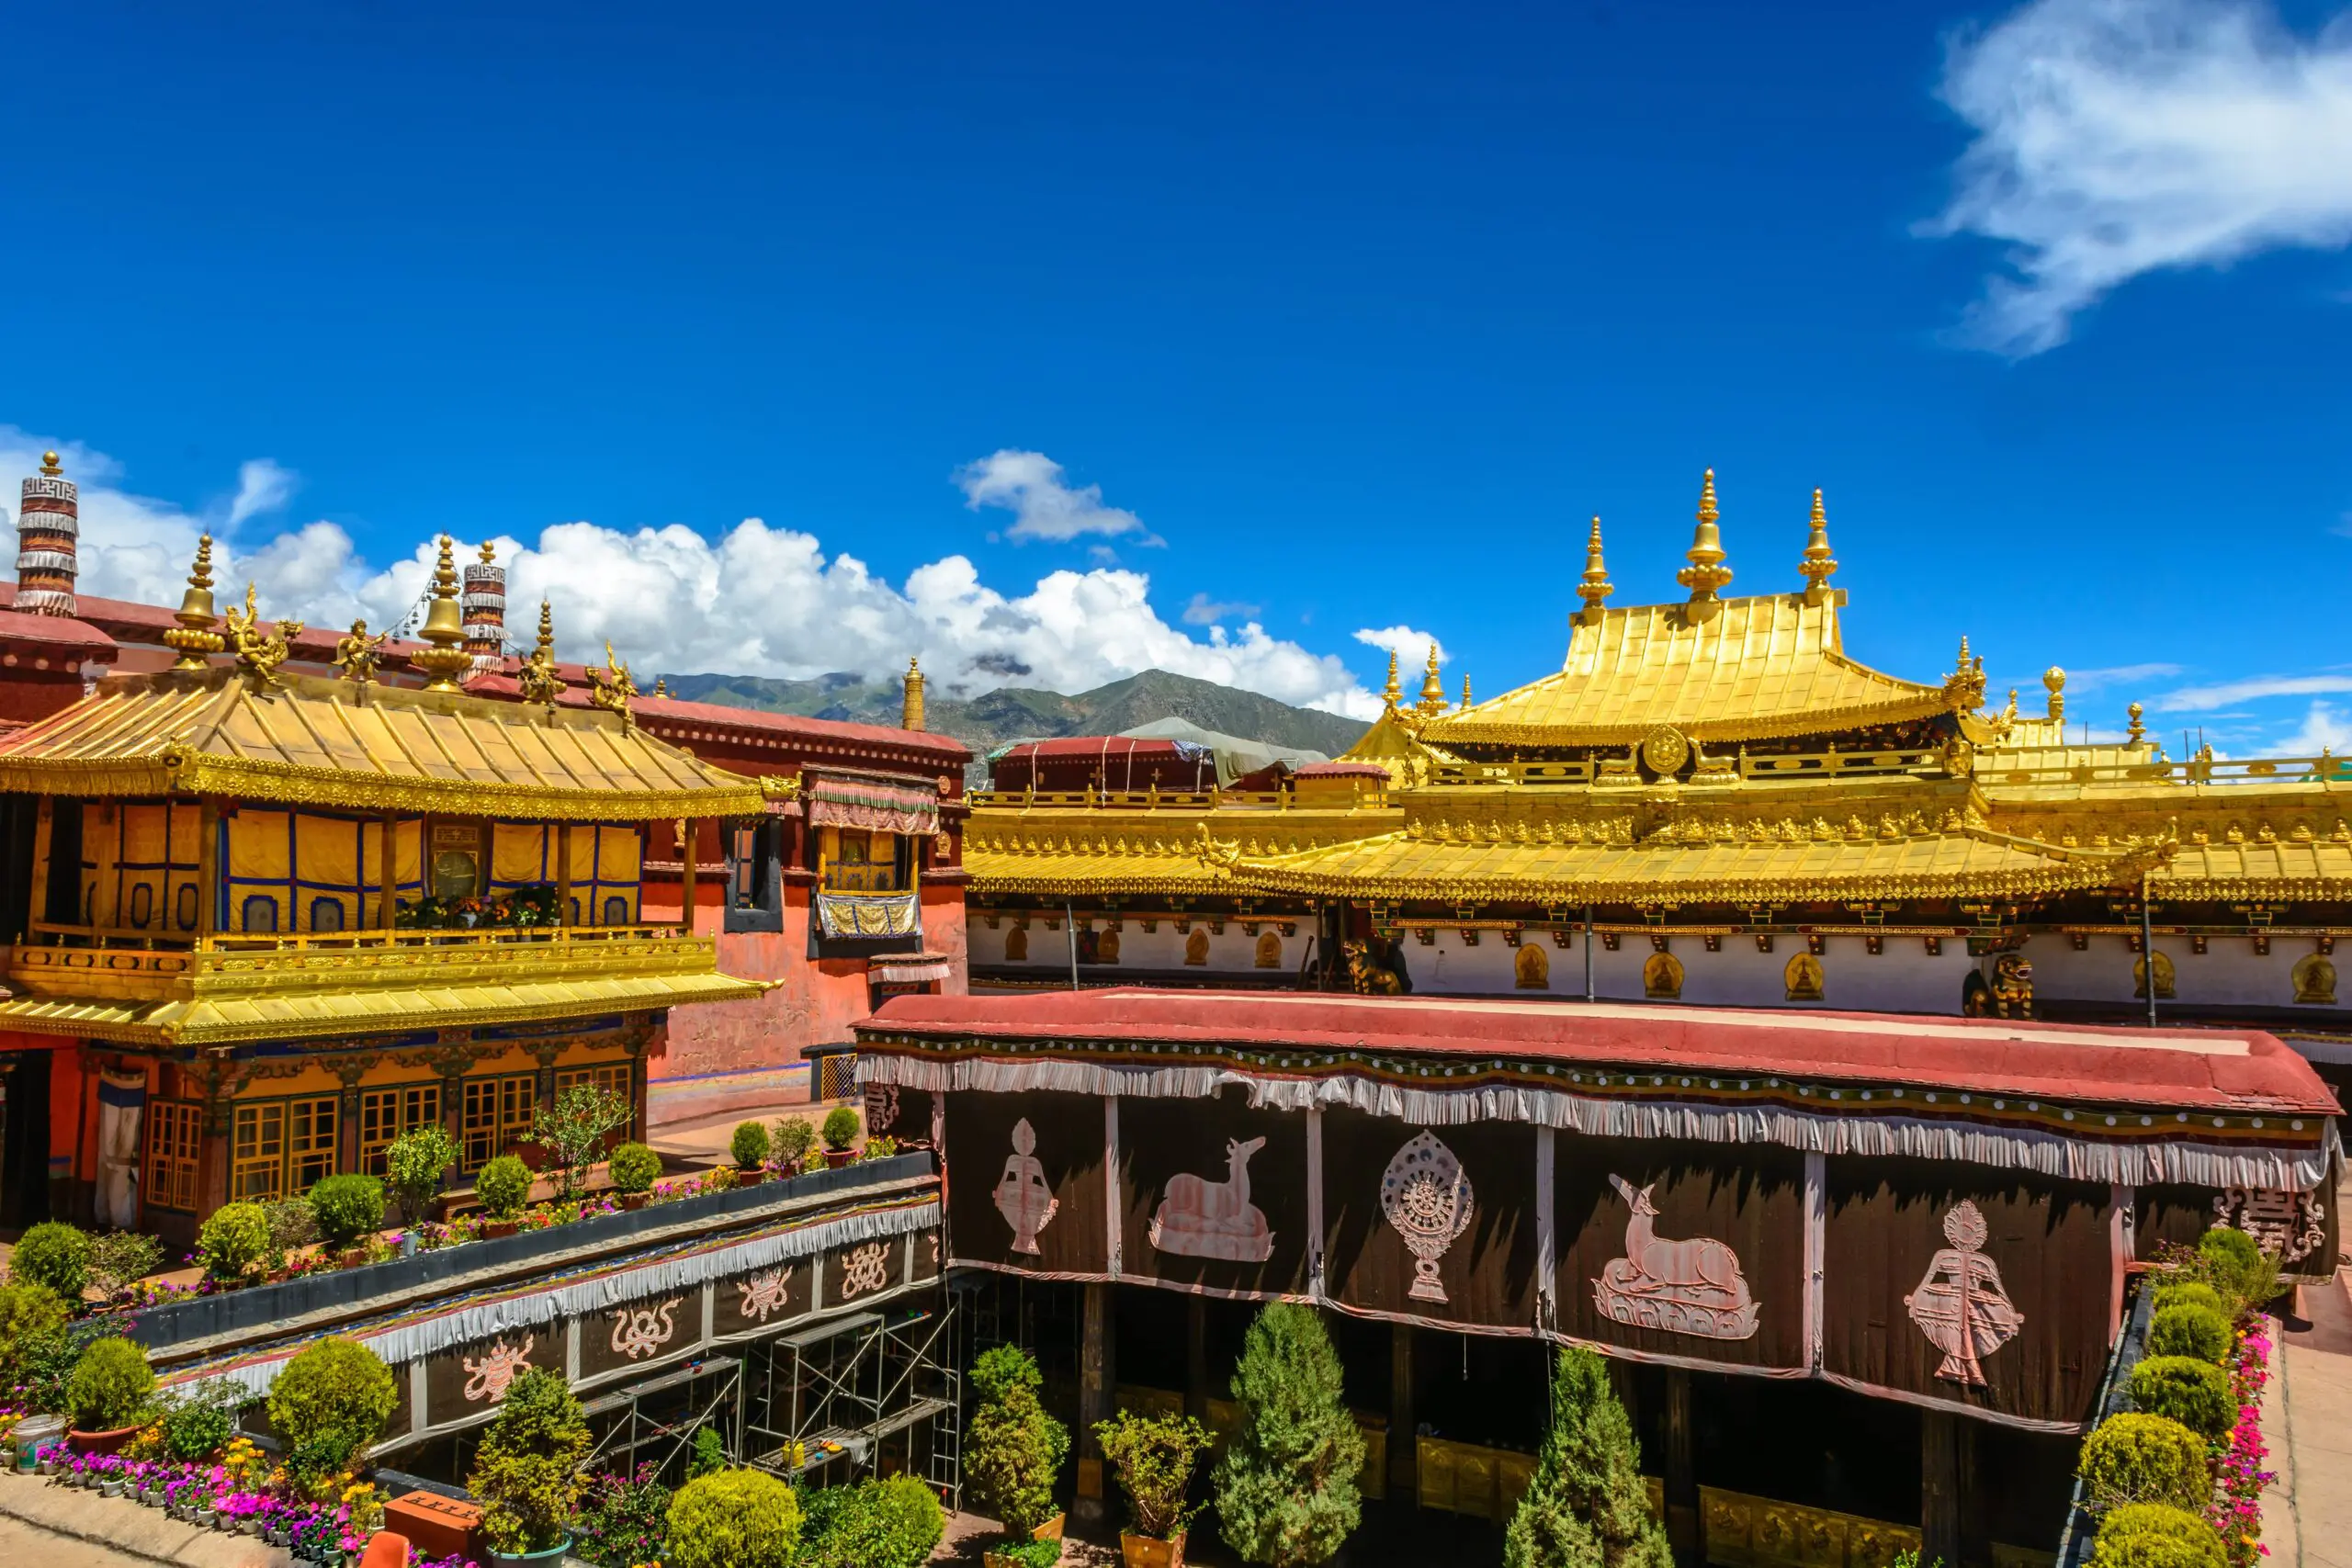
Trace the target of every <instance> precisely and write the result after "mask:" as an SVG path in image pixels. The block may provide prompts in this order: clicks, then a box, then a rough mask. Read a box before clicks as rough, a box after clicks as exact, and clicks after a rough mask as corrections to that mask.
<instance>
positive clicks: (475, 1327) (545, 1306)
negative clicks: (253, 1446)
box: [165, 1198, 939, 1399]
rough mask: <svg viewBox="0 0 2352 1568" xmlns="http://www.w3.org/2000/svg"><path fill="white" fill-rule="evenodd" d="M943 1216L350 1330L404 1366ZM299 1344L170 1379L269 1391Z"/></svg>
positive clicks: (676, 1262) (707, 1255)
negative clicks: (374, 1330)
mask: <svg viewBox="0 0 2352 1568" xmlns="http://www.w3.org/2000/svg"><path fill="white" fill-rule="evenodd" d="M937 1224H939V1200H938V1199H936V1198H933V1199H930V1200H927V1201H924V1202H922V1203H918V1204H915V1205H913V1206H912V1207H910V1208H905V1209H886V1210H883V1211H882V1212H880V1213H872V1214H848V1215H844V1216H843V1217H842V1218H841V1219H838V1220H827V1221H825V1222H824V1223H823V1224H814V1225H806V1226H803V1227H801V1228H800V1229H798V1230H788V1231H784V1232H781V1233H778V1234H776V1235H763V1236H755V1237H753V1238H752V1239H751V1240H749V1241H744V1242H739V1243H737V1244H736V1245H735V1246H733V1247H719V1248H718V1249H717V1250H716V1251H712V1252H698V1253H692V1254H689V1255H687V1256H685V1257H683V1258H663V1259H662V1261H661V1262H659V1263H656V1264H654V1265H652V1266H651V1267H650V1268H645V1269H628V1270H626V1271H623V1272H619V1273H614V1274H606V1275H603V1276H601V1277H599V1278H596V1279H593V1280H581V1281H579V1282H578V1283H577V1284H571V1285H564V1286H561V1287H559V1288H558V1289H556V1290H552V1291H542V1292H538V1293H537V1294H535V1295H526V1296H510V1297H508V1298H507V1299H506V1300H504V1301H496V1302H484V1303H481V1305H479V1306H470V1307H464V1308H460V1309H459V1310H458V1311H457V1312H453V1313H447V1314H444V1315H442V1316H440V1317H429V1318H426V1319H424V1321H423V1322H421V1323H411V1324H405V1325H401V1327H399V1328H395V1329H392V1330H390V1331H389V1332H386V1333H382V1334H364V1333H363V1334H357V1335H354V1336H352V1337H354V1338H356V1339H357V1340H358V1341H359V1343H360V1344H362V1345H364V1346H366V1347H367V1348H368V1349H370V1350H373V1351H374V1352H376V1354H377V1355H378V1356H379V1357H381V1358H382V1359H383V1360H384V1361H385V1362H386V1363H387V1364H389V1365H393V1366H398V1365H399V1364H401V1362H404V1361H413V1360H414V1359H417V1358H418V1357H420V1356H430V1355H433V1354H435V1352H436V1351H441V1350H447V1349H448V1348H450V1347H451V1346H454V1345H467V1344H471V1343H472V1342H474V1341H475V1340H478V1339H487V1338H491V1337H493V1336H496V1335H500V1334H507V1333H512V1332H513V1331H515V1330H516V1329H520V1328H536V1327H538V1326H539V1325H543V1324H548V1323H552V1322H554V1321H555V1320H557V1319H558V1318H562V1317H585V1316H588V1315H590V1314H594V1313H597V1312H602V1311H604V1310H605V1309H607V1308H610V1307H616V1306H618V1305H620V1304H621V1303H623V1302H631V1301H636V1300H637V1299H639V1297H642V1296H652V1295H662V1294H666V1293H668V1292H672V1291H679V1290H684V1289H687V1288H690V1287H693V1286H697V1285H700V1284H702V1283H703V1282H704V1281H706V1280H717V1279H722V1278H725V1277H726V1276H728V1275H730V1274H738V1273H743V1272H746V1271H748V1270H750V1269H764V1268H767V1267H769V1266H770V1265H772V1264H776V1263H781V1262H783V1261H784V1260H785V1259H786V1258H806V1257H808V1256H809V1255H810V1254H812V1253H819V1252H829V1251H831V1250H832V1249H833V1248H834V1247H848V1246H852V1245H854V1244H855V1243H857V1242H861V1241H872V1240H873V1239H875V1238H876V1237H877V1236H886V1235H907V1234H908V1233H909V1232H910V1231H922V1230H929V1229H932V1228H933V1227H934V1226H936V1225H937ZM300 1348H301V1347H300V1346H291V1347H288V1349H287V1350H286V1353H285V1354H284V1355H281V1356H274V1357H272V1358H270V1359H268V1360H265V1361H249V1362H246V1363H245V1364H243V1365H242V1366H236V1367H229V1368H224V1369H221V1370H220V1371H206V1370H204V1369H202V1368H198V1369H194V1370H192V1371H188V1372H187V1373H184V1374H182V1375H181V1376H180V1377H177V1378H172V1379H167V1380H165V1381H166V1382H170V1383H173V1384H174V1385H175V1386H179V1387H183V1388H193V1387H198V1386H201V1385H203V1384H207V1383H213V1382H222V1383H227V1384H229V1385H230V1386H232V1387H233V1388H236V1389H240V1390H242V1391H243V1392H244V1393H246V1394H248V1395H250V1396H252V1397H254V1398H256V1399H257V1398H259V1397H261V1396H262V1395H264V1394H266V1393H268V1392H269V1391H270V1388H271V1385H273V1384H275V1383H276V1382H277V1374H278V1372H279V1371H282V1370H283V1369H284V1368H285V1365H286V1363H287V1362H288V1361H289V1360H291V1359H293V1358H294V1355H295V1353H296V1351H297V1350H299V1349H300Z"/></svg>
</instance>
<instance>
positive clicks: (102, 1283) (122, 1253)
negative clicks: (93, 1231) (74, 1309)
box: [90, 1231, 164, 1307]
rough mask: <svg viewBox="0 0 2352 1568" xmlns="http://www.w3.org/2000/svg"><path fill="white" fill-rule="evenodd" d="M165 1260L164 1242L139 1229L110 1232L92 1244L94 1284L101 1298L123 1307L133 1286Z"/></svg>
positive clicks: (91, 1272)
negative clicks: (143, 1233) (142, 1232)
mask: <svg viewBox="0 0 2352 1568" xmlns="http://www.w3.org/2000/svg"><path fill="white" fill-rule="evenodd" d="M163 1261H164V1244H163V1243H162V1242H160V1241H158V1240H156V1239H155V1238H154V1237H153V1236H152V1235H142V1234H141V1233H140V1232H138V1231H108V1232H107V1234H106V1235H101V1236H98V1237H96V1238H94V1239H93V1240H92V1241H91V1243H90V1283H91V1284H92V1285H95V1286H96V1287H97V1292H98V1300H99V1301H100V1302H102V1303H105V1304H106V1305H107V1306H110V1307H112V1306H120V1305H123V1304H124V1303H127V1302H128V1301H129V1300H130V1288H131V1287H132V1286H133V1285H135V1284H137V1283H138V1282H139V1281H140V1280H143V1279H145V1278H146V1277H147V1276H148V1275H150V1274H152V1273H153V1272H154V1271H155V1269H157V1267H158V1266H160V1265H161V1264H162V1263H163Z"/></svg>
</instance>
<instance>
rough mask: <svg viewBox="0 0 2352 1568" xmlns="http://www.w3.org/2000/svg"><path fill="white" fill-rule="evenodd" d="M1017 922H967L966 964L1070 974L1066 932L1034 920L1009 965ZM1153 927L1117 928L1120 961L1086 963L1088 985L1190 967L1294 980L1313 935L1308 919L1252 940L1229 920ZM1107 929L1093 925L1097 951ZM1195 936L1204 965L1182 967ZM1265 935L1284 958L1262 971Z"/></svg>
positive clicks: (1268, 928) (1270, 925)
mask: <svg viewBox="0 0 2352 1568" xmlns="http://www.w3.org/2000/svg"><path fill="white" fill-rule="evenodd" d="M1015 923H1016V922H1015V921H1014V920H1013V919H1012V918H1011V917H1009V916H1008V917H1006V918H1005V919H1001V920H1000V921H999V922H998V923H997V924H996V925H994V926H993V927H992V926H990V925H989V922H988V920H987V919H986V918H985V917H978V918H974V919H970V920H969V921H967V946H968V950H969V952H970V954H971V959H970V961H971V962H972V963H974V964H1011V965H1012V966H1013V967H1020V966H1022V964H1023V963H1024V962H1025V964H1027V965H1028V966H1030V967H1034V968H1038V969H1046V970H1053V969H1058V970H1061V971H1063V972H1064V973H1067V972H1068V971H1069V931H1068V929H1067V928H1065V929H1063V930H1060V931H1049V930H1047V929H1046V923H1045V922H1044V921H1043V920H1036V919H1033V920H1031V921H1030V923H1029V956H1028V958H1027V959H1026V960H1025V961H1023V960H1008V959H1007V958H1006V957H1005V942H1006V939H1007V938H1008V937H1010V936H1011V935H1012V931H1013V929H1014V926H1015ZM1156 924H1157V928H1158V929H1156V930H1153V931H1146V930H1144V928H1143V925H1142V923H1141V922H1140V921H1137V920H1134V919H1130V920H1128V921H1126V922H1125V924H1124V925H1122V926H1120V927H1119V961H1118V962H1117V963H1116V964H1086V965H1084V966H1083V972H1084V974H1085V976H1086V977H1087V978H1088V979H1090V980H1102V979H1103V978H1105V977H1108V976H1115V975H1116V974H1117V973H1118V972H1119V971H1120V970H1122V969H1136V970H1151V969H1184V968H1188V967H1189V968H1195V969H1199V970H1202V971H1204V972H1207V973H1211V974H1255V975H1261V976H1263V975H1271V974H1273V973H1275V972H1276V971H1277V970H1279V972H1280V973H1282V974H1283V975H1292V974H1295V973H1296V972H1297V969H1298V965H1299V962H1300V960H1301V959H1302V958H1303V957H1305V955H1306V947H1307V943H1308V942H1312V941H1313V940H1314V936H1315V927H1314V922H1313V921H1312V920H1295V921H1294V922H1293V930H1292V932H1291V934H1290V935H1288V936H1284V935H1283V931H1282V927H1281V925H1280V924H1279V923H1278V922H1275V921H1271V920H1269V921H1261V922H1260V923H1259V925H1258V934H1257V935H1256V936H1251V935H1250V934H1249V932H1247V931H1244V930H1242V927H1241V922H1240V921H1238V920H1230V919H1229V920H1227V921H1226V922H1225V929H1224V930H1223V931H1212V930H1211V929H1210V927H1209V922H1208V921H1207V920H1205V919H1195V920H1193V922H1192V931H1179V930H1177V929H1176V922H1175V921H1174V920H1172V919H1168V918H1166V917H1164V916H1163V917H1161V918H1160V919H1159V920H1158V921H1157V922H1156ZM1109 929H1110V928H1109V926H1108V924H1107V923H1106V922H1104V921H1102V920H1099V919H1098V920H1097V921H1095V923H1094V931H1095V933H1096V936H1095V941H1096V942H1097V945H1098V947H1099V945H1100V943H1101V941H1102V938H1103V934H1104V933H1106V932H1107V931H1109ZM1195 931H1197V932H1200V933H1202V934H1204V936H1206V938H1207V939H1208V953H1207V961H1206V962H1205V963H1204V964H1189V965H1188V964H1186V963H1185V962H1184V959H1185V953H1186V950H1187V945H1188V944H1189V943H1190V942H1192V939H1193V932H1195ZM1269 932H1271V933H1272V935H1273V938H1274V940H1275V942H1278V943H1279V944H1280V947H1281V953H1282V962H1281V964H1279V965H1277V966H1276V967H1275V968H1274V969H1264V968H1261V967H1260V966H1259V964H1258V955H1259V945H1260V942H1261V939H1263V938H1264V937H1265V936H1266V935H1267V934H1268V933H1269Z"/></svg>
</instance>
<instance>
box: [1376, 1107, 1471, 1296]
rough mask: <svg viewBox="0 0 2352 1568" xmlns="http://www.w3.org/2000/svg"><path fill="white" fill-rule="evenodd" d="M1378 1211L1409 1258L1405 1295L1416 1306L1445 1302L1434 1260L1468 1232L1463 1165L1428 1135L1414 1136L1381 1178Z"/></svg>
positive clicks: (1466, 1179) (1468, 1200) (1468, 1204)
mask: <svg viewBox="0 0 2352 1568" xmlns="http://www.w3.org/2000/svg"><path fill="white" fill-rule="evenodd" d="M1380 1209H1381V1213H1385V1214H1386V1215H1387V1216H1388V1223H1389V1224H1391V1225H1393V1226H1394V1227H1396V1231H1397V1235H1400V1236H1402V1237H1404V1238H1405V1248H1406V1250H1407V1251H1408V1252H1410V1253H1411V1254H1412V1255H1413V1288H1412V1289H1411V1290H1410V1291H1408V1292H1406V1293H1407V1294H1408V1295H1409V1296H1411V1297H1412V1298H1413V1300H1415V1301H1417V1302H1442V1301H1444V1300H1445V1299H1446V1294H1445V1286H1444V1285H1443V1284H1442V1283H1441V1282H1440V1281H1439V1280H1438V1274H1437V1264H1438V1259H1439V1258H1443V1257H1444V1256H1445V1254H1446V1249H1447V1248H1449V1247H1452V1246H1453V1244H1454V1242H1455V1241H1456V1240H1457V1239H1458V1238H1459V1237H1460V1236H1461V1235H1462V1233H1463V1232H1464V1231H1465V1230H1468V1229H1469V1228H1470V1209H1471V1193H1470V1178H1469V1177H1468V1176H1466V1175H1464V1173H1463V1169H1462V1162H1461V1161H1460V1160H1458V1159H1456V1158H1454V1157H1453V1150H1452V1149H1449V1148H1447V1147H1446V1146H1445V1145H1443V1144H1441V1143H1439V1142H1438V1141H1437V1139H1436V1138H1434V1137H1432V1136H1431V1135H1430V1134H1428V1133H1426V1132H1424V1133H1421V1134H1418V1135H1416V1136H1415V1137H1414V1138H1413V1139H1412V1140H1411V1141H1410V1142H1409V1143H1408V1144H1407V1145H1405V1146H1404V1147H1403V1148H1401V1149H1398V1150H1397V1157H1396V1158H1394V1159H1392V1160H1390V1161H1389V1162H1388V1168H1387V1170H1385V1172H1383V1173H1382V1175H1381V1178H1380Z"/></svg>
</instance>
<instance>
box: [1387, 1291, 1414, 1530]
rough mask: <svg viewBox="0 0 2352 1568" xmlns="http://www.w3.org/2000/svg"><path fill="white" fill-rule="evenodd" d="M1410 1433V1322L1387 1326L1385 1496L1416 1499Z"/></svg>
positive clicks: (1411, 1408) (1411, 1409) (1411, 1377)
mask: <svg viewBox="0 0 2352 1568" xmlns="http://www.w3.org/2000/svg"><path fill="white" fill-rule="evenodd" d="M1419 1449H1420V1444H1419V1441H1418V1440H1417V1439H1416V1438H1415V1437H1414V1435H1413V1325H1411V1324H1409V1323H1392V1324H1390V1325H1388V1495H1390V1496H1391V1497H1400V1498H1407V1499H1412V1500H1415V1501H1418V1499H1419V1483H1418V1482H1417V1480H1416V1475H1417V1471H1416V1468H1415V1465H1416V1461H1417V1459H1418V1457H1419Z"/></svg>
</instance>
